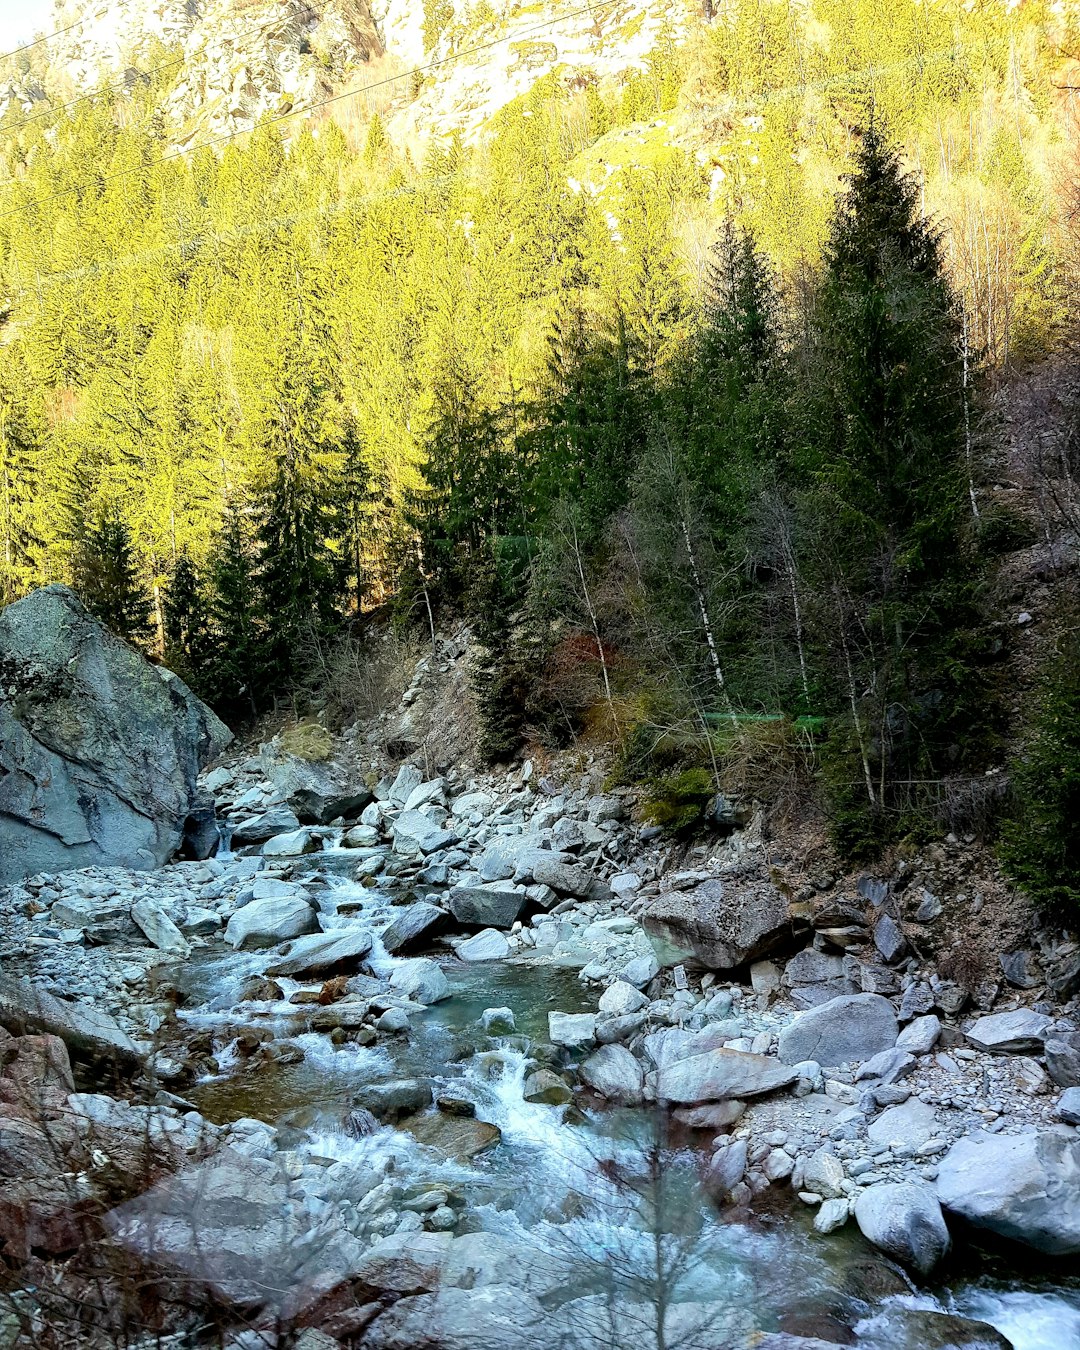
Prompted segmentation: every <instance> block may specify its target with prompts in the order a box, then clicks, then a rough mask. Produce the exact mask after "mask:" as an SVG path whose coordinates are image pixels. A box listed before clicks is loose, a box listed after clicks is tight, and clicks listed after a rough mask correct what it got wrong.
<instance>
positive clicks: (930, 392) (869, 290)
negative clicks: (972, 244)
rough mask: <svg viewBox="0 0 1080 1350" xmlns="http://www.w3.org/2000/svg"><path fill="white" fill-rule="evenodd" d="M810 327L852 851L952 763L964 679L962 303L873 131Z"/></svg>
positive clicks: (811, 497)
mask: <svg viewBox="0 0 1080 1350" xmlns="http://www.w3.org/2000/svg"><path fill="white" fill-rule="evenodd" d="M817 325H818V345H817V348H816V350H815V353H814V364H813V371H814V375H813V379H814V382H815V388H814V391H813V395H814V416H815V419H816V421H815V426H814V427H813V429H812V431H811V437H810V443H811V446H812V448H811V450H810V452H809V454H808V455H807V456H806V457H805V458H804V460H803V462H802V469H803V472H804V474H805V475H806V477H805V480H804V481H805V483H806V493H805V497H804V520H805V532H804V534H805V537H806V538H807V539H809V540H810V541H811V543H810V552H809V556H808V557H807V559H806V564H807V567H808V569H809V570H810V572H811V575H812V576H813V583H814V590H815V591H816V593H817V594H818V596H819V597H820V603H819V625H818V635H819V639H820V642H821V645H822V648H823V651H822V655H823V656H824V657H825V660H826V662H827V668H828V678H829V679H830V680H831V681H832V685H833V688H834V690H835V692H836V698H835V707H836V710H837V714H838V718H839V721H838V723H837V726H836V734H835V735H834V736H833V737H831V744H832V746H833V748H834V750H835V752H836V755H835V764H834V774H833V779H834V789H835V791H834V799H835V801H836V803H837V810H838V819H841V818H843V819H845V820H847V821H848V824H849V825H850V830H849V835H850V837H849V838H848V840H847V842H848V844H849V845H850V846H852V847H854V846H856V841H857V839H858V838H862V837H864V836H863V834H862V832H863V831H864V830H868V831H869V833H870V836H871V837H873V836H874V835H875V833H876V834H878V835H880V833H881V832H882V831H884V830H887V828H888V824H889V822H890V821H895V814H894V812H895V811H896V810H897V809H899V808H900V807H901V805H902V801H903V795H904V794H903V792H902V787H903V785H904V783H906V781H907V780H908V779H910V778H914V777H919V776H931V775H934V774H939V773H941V772H943V771H944V770H945V769H946V768H947V767H948V765H949V763H950V762H951V761H953V760H955V758H956V754H957V748H956V746H955V745H954V744H953V735H954V733H955V730H956V720H957V713H958V711H959V709H960V707H961V703H962V699H963V697H964V696H965V695H964V686H965V683H966V686H967V690H968V691H969V692H970V691H972V690H974V688H975V681H974V678H973V674H972V671H971V669H970V666H965V658H968V657H970V652H969V651H965V640H966V637H967V635H968V634H969V632H970V629H971V626H972V624H973V622H974V614H973V610H972V603H971V602H972V592H971V584H970V577H971V571H970V568H971V565H972V564H971V560H970V558H969V557H968V556H967V554H966V550H965V538H964V531H963V525H964V518H965V488H964V453H965V449H964V436H963V425H964V422H963V419H964V388H963V376H962V362H961V353H960V346H959V344H960V327H959V323H958V318H957V305H956V301H955V299H954V297H953V295H952V294H951V292H950V289H949V286H948V283H947V281H946V279H945V275H944V271H943V267H942V260H941V252H940V246H939V241H938V237H937V234H936V232H935V230H934V229H933V227H932V226H931V225H930V223H929V222H927V221H926V220H925V219H924V218H923V217H922V216H921V214H920V210H919V197H918V191H917V188H916V185H915V184H914V182H913V181H912V180H911V179H910V178H909V177H907V176H906V175H905V174H904V173H903V172H902V170H901V167H900V164H899V161H898V158H897V155H896V153H895V151H894V150H892V149H891V148H890V147H888V146H887V145H886V144H885V142H884V141H883V140H882V138H881V136H880V135H879V134H878V133H877V132H876V131H875V130H874V129H871V130H870V131H868V132H867V133H866V135H865V136H864V138H863V142H862V146H861V149H860V152H859V155H858V159H857V163H856V167H855V171H854V173H853V174H852V176H851V178H850V182H849V187H848V190H847V192H846V193H845V195H844V196H843V197H842V198H841V200H840V202H839V205H838V208H837V213H836V218H835V221H834V224H833V229H832V235H831V239H830V243H829V248H828V253H827V258H826V267H825V275H824V280H823V285H822V291H821V297H820V305H819V310H818V314H817ZM841 710H842V713H841ZM896 788H900V789H901V791H900V794H899V797H897V795H896V792H895V790H894V789H896ZM847 828H848V827H847V826H843V827H842V828H841V831H840V832H841V834H842V835H843V834H844V830H845V829H847ZM842 842H843V840H842Z"/></svg>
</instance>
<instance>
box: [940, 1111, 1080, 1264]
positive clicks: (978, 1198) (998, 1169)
mask: <svg viewBox="0 0 1080 1350" xmlns="http://www.w3.org/2000/svg"><path fill="white" fill-rule="evenodd" d="M937 1189H938V1199H939V1200H940V1201H941V1204H942V1205H943V1206H944V1207H945V1209H947V1210H950V1211H952V1212H953V1213H954V1214H959V1215H960V1216H961V1217H962V1218H964V1219H966V1220H967V1221H968V1222H969V1223H972V1224H975V1225H976V1227H978V1228H986V1229H989V1230H990V1231H991V1232H993V1233H997V1234H998V1236H999V1237H1004V1238H1010V1239H1011V1240H1012V1241H1014V1242H1023V1243H1026V1244H1027V1245H1028V1246H1029V1247H1034V1248H1035V1249H1036V1250H1038V1251H1040V1252H1046V1253H1047V1254H1048V1255H1050V1256H1071V1255H1075V1254H1076V1253H1078V1252H1080V1138H1074V1139H1068V1138H1066V1137H1065V1136H1064V1135H1063V1134H1057V1133H1054V1132H1052V1131H1046V1132H1042V1133H1038V1132H1034V1131H1033V1132H1031V1133H1029V1134H1010V1135H1002V1134H988V1133H986V1132H985V1131H981V1130H980V1131H979V1132H977V1133H976V1134H972V1135H968V1136H967V1137H966V1138H964V1139H959V1140H957V1142H956V1143H955V1144H954V1145H953V1146H952V1148H951V1149H950V1150H949V1151H948V1153H947V1154H946V1155H945V1157H944V1158H942V1160H941V1165H940V1169H939V1171H938V1180H937Z"/></svg>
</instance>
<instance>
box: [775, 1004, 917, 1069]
mask: <svg viewBox="0 0 1080 1350" xmlns="http://www.w3.org/2000/svg"><path fill="white" fill-rule="evenodd" d="M898 1031H899V1024H898V1023H897V1020H896V1013H895V1012H894V1011H893V1006H892V1004H891V1003H890V1002H889V1000H888V999H887V998H882V997H881V995H880V994H845V995H843V996H842V997H841V998H834V999H830V1000H829V1002H828V1003H822V1004H820V1005H819V1006H818V1007H816V1008H811V1009H810V1010H809V1012H804V1013H801V1014H800V1015H799V1016H798V1017H797V1018H795V1020H794V1021H793V1022H789V1023H788V1025H787V1026H786V1027H785V1028H784V1029H783V1031H781V1033H780V1042H779V1046H778V1049H777V1053H778V1054H779V1056H780V1058H781V1059H782V1060H783V1062H784V1063H785V1064H801V1063H803V1062H804V1061H806V1060H811V1059H812V1060H815V1061H816V1062H817V1063H818V1064H821V1065H823V1066H824V1067H826V1068H833V1067H835V1066H836V1065H838V1064H853V1063H860V1064H861V1063H862V1062H863V1061H864V1060H868V1059H872V1058H873V1057H874V1056H875V1055H879V1054H880V1053H881V1052H882V1050H891V1049H892V1047H893V1046H894V1045H895V1044H896V1036H897V1032H898Z"/></svg>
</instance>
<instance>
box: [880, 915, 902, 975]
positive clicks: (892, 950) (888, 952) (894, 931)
mask: <svg viewBox="0 0 1080 1350" xmlns="http://www.w3.org/2000/svg"><path fill="white" fill-rule="evenodd" d="M874 946H875V947H876V948H877V949H878V951H879V952H880V953H881V955H882V958H883V959H884V960H885V961H887V962H888V963H889V964H890V965H892V964H894V963H895V962H897V961H899V960H900V959H901V958H902V957H904V956H906V955H907V950H908V944H907V938H905V937H904V935H903V933H901V931H900V928H899V925H898V924H897V923H896V920H895V919H892V918H890V917H889V915H888V914H882V915H881V917H880V918H879V919H878V921H877V923H876V924H875V925H874Z"/></svg>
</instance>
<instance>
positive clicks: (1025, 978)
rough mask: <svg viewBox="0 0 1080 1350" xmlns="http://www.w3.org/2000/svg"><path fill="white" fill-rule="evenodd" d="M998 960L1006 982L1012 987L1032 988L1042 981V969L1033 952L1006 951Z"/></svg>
mask: <svg viewBox="0 0 1080 1350" xmlns="http://www.w3.org/2000/svg"><path fill="white" fill-rule="evenodd" d="M999 960H1000V962H1001V973H1002V974H1003V975H1004V976H1005V981H1006V983H1007V984H1011V985H1012V987H1013V988H1014V989H1034V988H1035V987H1036V985H1039V984H1041V983H1042V971H1041V970H1040V969H1039V963H1038V961H1037V960H1036V959H1035V953H1034V952H1029V951H1019V952H1008V953H1006V954H1004V955H1002V956H1001V957H1000V958H999Z"/></svg>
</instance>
